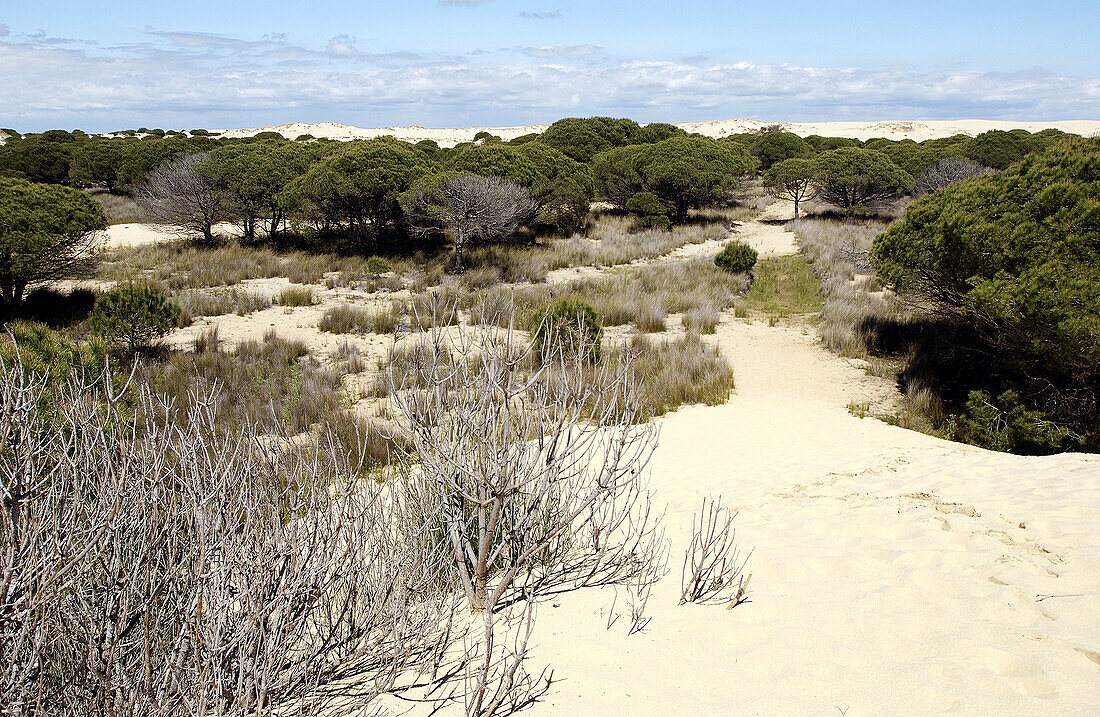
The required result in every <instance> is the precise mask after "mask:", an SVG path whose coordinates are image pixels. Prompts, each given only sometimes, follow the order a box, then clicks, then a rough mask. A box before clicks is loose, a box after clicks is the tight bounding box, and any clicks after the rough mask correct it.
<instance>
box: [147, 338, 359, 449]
mask: <svg viewBox="0 0 1100 717" xmlns="http://www.w3.org/2000/svg"><path fill="white" fill-rule="evenodd" d="M219 344H220V342H219V341H218V340H217V334H216V333H212V334H209V335H207V336H206V337H204V338H203V339H202V341H201V342H196V348H198V349H201V350H199V351H196V352H195V353H176V354H172V355H171V356H170V357H169V358H168V361H167V362H166V363H157V364H150V365H148V366H144V367H143V368H142V369H141V370H143V371H145V372H146V376H145V377H144V378H145V380H147V381H149V383H150V384H152V385H153V386H154V387H155V388H156V390H157V391H158V392H159V393H161V394H163V395H164V396H165V397H166V398H167V399H169V401H170V402H171V403H170V405H172V409H171V410H172V411H174V412H177V413H178V415H179V416H180V417H183V416H186V412H187V408H188V407H189V406H190V405H191V402H192V401H193V400H194V399H195V396H196V395H206V394H205V391H207V390H209V391H212V392H214V393H213V395H215V396H216V397H219V398H220V399H221V400H219V401H218V402H217V404H216V415H215V420H216V421H217V425H218V426H220V427H223V428H225V429H226V430H235V429H239V428H241V427H243V426H244V425H245V423H247V422H252V423H254V424H256V425H258V426H260V427H261V428H264V429H271V428H274V427H275V426H276V425H277V424H278V423H284V424H286V426H287V427H289V428H290V429H291V430H293V431H295V432H300V431H305V430H307V429H308V428H309V427H310V426H313V425H315V424H317V423H319V422H322V421H324V420H326V419H327V418H329V417H331V416H332V415H334V414H335V413H336V412H337V411H339V410H342V409H343V407H344V402H345V401H344V398H345V392H344V386H343V380H342V376H341V374H340V372H338V371H337V370H335V369H333V368H330V367H325V366H321V365H320V364H319V363H318V362H317V361H316V360H315V359H313V357H312V356H311V355H310V353H309V350H308V349H307V348H306V346H305V345H304V344H302V343H299V342H296V341H286V340H284V339H280V338H278V337H277V336H276V335H275V334H274V332H269V333H268V334H267V335H266V336H265V337H264V339H263V341H245V342H243V343H241V344H240V345H239V346H238V347H237V349H236V350H235V351H233V352H231V353H230V352H226V351H224V350H222V349H221V347H220V345H219ZM197 389H202V390H197Z"/></svg>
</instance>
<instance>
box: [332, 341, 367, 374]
mask: <svg viewBox="0 0 1100 717" xmlns="http://www.w3.org/2000/svg"><path fill="white" fill-rule="evenodd" d="M333 358H334V359H335V361H336V364H337V366H339V367H340V370H341V371H342V372H343V373H362V372H363V371H366V370H367V365H368V364H367V357H366V356H364V355H363V352H362V351H361V350H360V349H359V347H358V346H357V345H356V344H353V343H351V342H350V341H341V342H340V343H339V344H338V345H337V346H336V353H335V354H334V355H333Z"/></svg>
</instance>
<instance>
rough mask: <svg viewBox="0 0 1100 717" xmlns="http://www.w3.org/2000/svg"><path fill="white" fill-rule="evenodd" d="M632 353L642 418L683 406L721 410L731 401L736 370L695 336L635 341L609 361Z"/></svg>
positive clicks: (637, 339) (615, 349)
mask: <svg viewBox="0 0 1100 717" xmlns="http://www.w3.org/2000/svg"><path fill="white" fill-rule="evenodd" d="M621 351H629V352H630V353H631V354H632V357H633V381H634V384H635V386H634V388H635V390H636V392H637V400H638V407H639V414H640V415H639V417H640V418H641V419H646V418H650V417H653V416H663V415H664V414H666V413H668V412H669V411H673V410H675V409H677V408H678V407H680V406H684V405H688V404H694V403H704V404H706V405H708V406H717V405H719V404H722V403H725V402H726V401H727V400H729V395H730V391H732V390H733V387H734V382H733V369H731V368H730V365H729V363H728V362H727V361H726V359H725V358H723V357H722V355H721V354H720V353H719V352H718V349H716V348H714V347H713V346H711V345H709V344H706V343H704V342H703V341H702V339H700V338H699V336H698V335H697V334H695V333H688V334H686V335H685V336H683V337H682V338H679V339H675V340H671V341H655V340H652V339H648V338H646V337H644V336H638V337H635V338H634V339H633V340H632V341H631V342H630V344H629V345H627V346H624V347H618V348H614V349H610V350H608V351H607V352H606V353H607V354H608V356H607V359H606V360H612V361H614V360H617V357H616V355H615V354H616V353H618V352H621Z"/></svg>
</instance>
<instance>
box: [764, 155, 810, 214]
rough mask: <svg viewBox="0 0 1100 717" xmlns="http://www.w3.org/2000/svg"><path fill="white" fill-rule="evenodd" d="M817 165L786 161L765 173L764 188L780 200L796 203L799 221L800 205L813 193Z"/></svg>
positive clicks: (795, 160)
mask: <svg viewBox="0 0 1100 717" xmlns="http://www.w3.org/2000/svg"><path fill="white" fill-rule="evenodd" d="M816 175H817V165H816V164H815V163H814V162H813V160H810V159H804V158H796V159H785V160H783V161H781V162H777V163H775V164H773V165H772V166H770V167H769V168H768V170H767V171H766V172H764V187H765V188H767V189H768V191H770V192H771V193H772V195H774V196H776V197H778V198H780V199H789V200H791V201H792V202H794V218H795V219H798V208H799V204H801V203H802V200H803V199H806V198H807V197H808V196H810V194H811V193H812V191H813V188H814V178H815V177H816Z"/></svg>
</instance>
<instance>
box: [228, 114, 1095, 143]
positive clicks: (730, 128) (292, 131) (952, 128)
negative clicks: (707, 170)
mask: <svg viewBox="0 0 1100 717" xmlns="http://www.w3.org/2000/svg"><path fill="white" fill-rule="evenodd" d="M773 124H778V125H779V126H781V127H782V128H783V129H785V130H787V131H788V132H794V133H795V134H798V135H801V136H806V135H810V134H818V135H822V136H824V137H855V138H858V139H870V138H871V137H887V138H889V139H913V140H916V141H918V142H919V141H922V140H926V139H932V138H935V137H950V136H951V135H955V134H969V135H976V134H980V133H982V132H985V131H988V130H991V129H1003V130H1008V129H1017V128H1019V129H1026V130H1028V131H1029V132H1038V131H1039V130H1043V129H1046V128H1048V127H1054V128H1057V129H1061V130H1063V131H1065V132H1072V133H1074V134H1080V135H1084V136H1088V135H1093V134H1097V133H1098V132H1100V121H1094V120H1067V121H1061V122H1017V121H1010V120H979V119H964V120H928V121H911V120H896V121H877V122H876V121H872V122H764V121H761V120H752V119H727V120H708V121H705V122H680V123H679V124H678V125H677V126H678V127H682V128H683V129H685V130H686V131H688V132H698V133H699V134H704V135H707V136H710V137H725V136H728V135H731V134H737V133H740V132H755V131H758V130H760V129H762V128H764V127H767V126H769V125H773ZM546 127H547V125H524V126H521V127H451V128H433V127H418V126H415V125H414V126H411V127H355V126H353V125H346V124H339V123H337V122H315V123H308V122H291V123H289V124H283V125H278V126H274V127H254V128H250V129H230V130H220V133H221V136H223V137H251V136H253V135H256V134H259V133H260V132H279V133H280V134H282V135H283V136H284V137H286V138H287V139H295V138H297V137H299V136H301V135H303V134H310V135H313V136H314V137H325V138H328V139H337V140H351V139H370V138H372V137H381V136H383V135H391V136H393V137H396V138H397V139H400V140H405V141H407V142H419V141H420V140H423V139H430V140H433V141H435V142H436V143H438V144H439V145H440V146H441V147H452V146H454V145H456V144H458V143H459V142H469V141H471V140H473V138H474V135H476V134H477V133H478V132H483V131H487V132H489V133H491V134H494V135H496V136H498V137H500V138H502V139H504V140H510V139H514V138H516V137H519V136H520V135H524V134H530V133H532V132H542V131H544V130H545V129H546ZM217 132H219V131H215V133H217Z"/></svg>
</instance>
